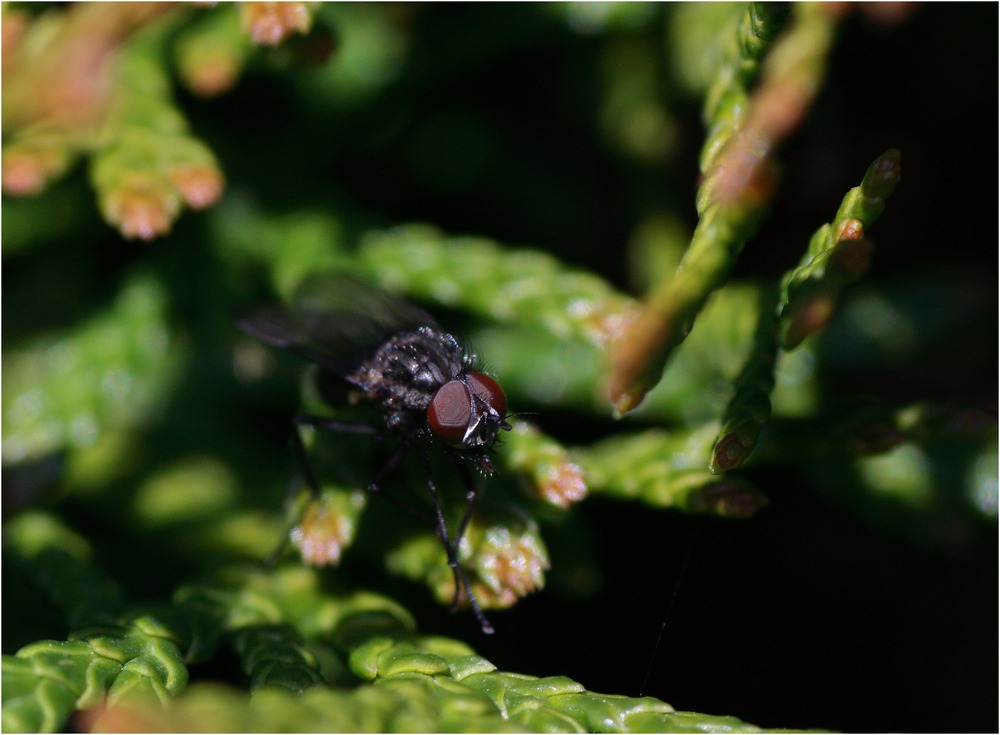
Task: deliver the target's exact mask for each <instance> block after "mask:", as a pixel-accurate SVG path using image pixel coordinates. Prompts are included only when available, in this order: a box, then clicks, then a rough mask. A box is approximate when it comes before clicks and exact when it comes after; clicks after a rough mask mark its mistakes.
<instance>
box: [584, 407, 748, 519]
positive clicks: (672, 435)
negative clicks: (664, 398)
mask: <svg viewBox="0 0 1000 735" xmlns="http://www.w3.org/2000/svg"><path fill="white" fill-rule="evenodd" d="M716 434H717V428H716V426H715V425H714V424H708V425H705V426H702V427H699V428H696V429H679V430H677V431H674V432H667V431H663V430H658V429H653V430H649V431H646V432H643V433H639V434H631V435H622V436H616V437H613V438H610V439H605V440H603V441H601V442H598V443H596V444H593V445H591V446H589V447H584V448H580V449H576V450H574V452H573V456H574V457H575V458H576V460H577V461H578V462H579V463H580V466H581V467H583V470H584V475H585V477H586V479H587V483H588V485H589V486H590V489H591V492H592V493H593V494H598V493H603V494H607V495H610V496H614V497H618V498H624V499H631V500H642V501H643V502H644V503H647V504H649V505H653V506H657V507H661V508H677V509H678V510H684V511H688V512H692V513H711V514H714V515H723V516H730V517H740V518H744V517H749V516H751V515H753V514H754V513H755V512H756V511H757V510H758V509H760V508H761V507H762V506H763V505H764V504H765V503H766V502H767V500H766V498H765V497H764V496H763V494H761V492H760V491H759V490H757V489H756V488H754V487H753V486H752V485H750V484H749V483H748V482H746V481H744V480H741V479H738V478H735V477H723V478H719V477H716V476H715V475H713V474H712V473H711V472H709V470H708V468H707V467H706V463H705V457H707V456H708V454H709V450H710V448H711V446H712V441H713V438H714V437H715V436H716Z"/></svg>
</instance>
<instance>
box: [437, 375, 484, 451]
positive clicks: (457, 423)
mask: <svg viewBox="0 0 1000 735" xmlns="http://www.w3.org/2000/svg"><path fill="white" fill-rule="evenodd" d="M471 398H472V396H471V395H470V394H469V389H468V388H466V387H465V384H464V383H463V382H462V381H461V380H449V381H448V382H447V383H445V384H444V385H442V386H441V387H440V388H438V392H437V393H435V394H434V397H433V398H432V399H431V403H430V405H429V406H428V407H427V423H429V424H430V425H431V431H433V432H434V433H435V434H436V435H437V436H438V438H439V439H441V441H443V442H444V443H445V444H450V445H451V446H453V447H457V446H460V445H461V444H462V441H463V440H464V439H465V435H466V434H467V433H468V431H469V425H470V424H471V423H472V422H473V416H472V400H471Z"/></svg>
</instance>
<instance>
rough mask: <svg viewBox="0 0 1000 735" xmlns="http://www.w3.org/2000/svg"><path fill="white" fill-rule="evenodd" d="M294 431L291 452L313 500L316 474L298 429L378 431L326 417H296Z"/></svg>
mask: <svg viewBox="0 0 1000 735" xmlns="http://www.w3.org/2000/svg"><path fill="white" fill-rule="evenodd" d="M292 421H293V423H294V429H293V431H292V436H291V444H292V451H293V452H294V453H295V458H296V460H298V463H299V467H300V468H301V469H302V474H303V476H304V477H305V480H306V485H308V486H309V493H310V495H312V497H313V500H318V499H319V482H318V481H317V480H316V472H315V471H314V470H313V467H312V462H310V461H309V453H308V452H307V451H306V445H305V442H303V441H302V434H301V433H299V428H300V427H302V426H312V427H313V428H315V429H321V430H323V431H332V432H337V433H341V434H362V435H367V436H371V435H374V434H377V433H378V429H376V428H375V427H374V426H371V425H370V424H365V423H361V422H352V421H337V420H336V419H331V418H328V417H326V416H296V417H295V418H294V419H293V420H292ZM304 515H305V510H303V511H302V513H300V514H299V515H298V516H297V517H296V518H295V520H294V521H292V523H291V525H289V527H288V529H287V530H286V531H285V533H284V535H283V536H282V537H281V542H280V543H279V544H278V546H277V548H276V549H275V550H274V551H272V552H271V553H270V554H269V555H268V557H267V560H266V564H267V565H268V566H274V565H275V563H276V562H277V560H278V557H279V556H281V554H282V552H284V550H285V549H286V548H287V547H288V542H289V541H290V540H291V535H292V531H294V530H295V527H296V526H298V525H299V524H300V523H302V518H303V516H304Z"/></svg>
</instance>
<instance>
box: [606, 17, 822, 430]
mask: <svg viewBox="0 0 1000 735" xmlns="http://www.w3.org/2000/svg"><path fill="white" fill-rule="evenodd" d="M792 19H793V20H792V23H791V24H790V27H789V28H788V29H787V31H786V32H785V33H783V34H782V35H781V36H780V37H779V38H778V40H777V41H776V42H775V43H774V44H773V47H772V49H771V51H770V53H769V54H768V55H767V58H766V59H765V61H764V67H763V73H762V78H761V82H760V85H759V86H758V87H757V88H756V89H755V90H754V92H753V94H752V96H751V97H750V98H749V100H747V101H746V106H745V107H744V104H743V98H742V96H741V95H740V94H739V93H736V94H730V95H728V96H726V95H723V96H722V97H721V99H720V101H719V103H718V104H716V105H715V106H714V112H715V114H716V115H718V116H719V118H720V122H721V121H722V119H723V118H725V119H727V122H725V124H722V125H720V126H719V130H720V131H723V133H724V134H723V136H722V137H720V138H718V139H710V145H708V146H707V149H706V150H708V151H709V153H708V154H707V155H703V162H704V164H705V165H706V170H705V176H704V180H703V182H702V185H701V187H700V188H699V191H698V196H697V209H698V213H699V216H700V219H699V222H698V225H697V227H696V229H695V232H694V234H693V236H692V239H691V244H690V245H689V247H688V249H687V251H686V252H685V253H684V256H683V258H682V259H681V263H680V265H679V266H678V269H677V272H676V273H675V274H674V276H673V278H671V279H670V280H668V281H665V282H663V283H661V284H660V285H658V286H656V287H654V289H653V290H652V292H651V294H650V295H649V297H648V298H647V300H646V303H645V307H644V308H643V310H642V311H641V312H640V313H639V315H638V316H637V317H636V318H635V319H634V320H633V321H632V322H631V323H630V324H629V325H628V326H627V327H626V329H625V330H624V333H623V334H622V336H621V338H620V339H619V340H617V341H616V343H615V345H614V347H613V352H612V360H611V368H610V371H609V378H608V384H607V394H608V398H609V399H610V401H611V404H612V407H613V409H614V411H615V413H616V414H618V415H621V414H623V413H625V412H627V411H630V410H631V409H633V408H635V407H636V406H637V405H638V404H639V403H640V402H641V401H642V399H643V398H644V397H645V395H646V393H647V392H648V391H649V390H650V389H651V388H652V387H653V386H654V385H655V384H656V383H657V382H658V381H659V379H660V377H661V375H662V373H663V369H664V366H665V365H666V363H667V360H668V359H669V358H670V356H671V353H672V352H673V350H674V348H676V347H677V346H678V345H679V344H680V343H681V342H682V341H683V340H684V338H685V337H686V336H687V334H688V332H689V331H690V330H691V328H692V326H693V324H694V320H695V317H696V316H697V315H698V313H699V312H700V311H701V309H702V307H703V306H704V304H705V302H706V300H707V299H708V296H709V295H710V294H711V293H712V292H713V291H715V290H716V289H718V288H719V287H720V286H722V285H723V284H724V283H725V281H726V279H727V277H728V275H729V272H730V270H731V269H732V267H733V265H734V263H735V261H736V258H737V256H738V255H739V252H740V251H741V250H742V248H743V245H744V243H745V242H746V240H747V239H748V238H749V237H750V236H752V235H753V234H754V232H755V231H756V229H757V226H758V223H759V221H760V219H761V218H762V216H763V214H764V211H765V209H766V207H767V205H768V204H769V202H770V200H771V197H772V194H773V191H774V187H775V181H776V170H775V162H774V154H775V148H776V146H777V145H778V143H779V142H781V141H782V140H783V139H784V138H785V137H787V135H788V134H789V133H790V132H791V131H792V130H793V129H794V128H795V127H796V126H797V125H798V124H799V123H800V122H801V120H802V118H803V117H804V116H805V113H806V111H807V110H808V108H809V106H810V104H811V102H812V99H813V97H814V96H815V94H816V90H817V89H818V88H819V85H820V81H821V80H822V78H823V76H824V73H825V69H826V57H827V55H828V53H829V50H830V46H831V43H832V37H833V30H834V27H835V22H834V21H835V19H834V17H833V15H832V14H831V13H830V12H828V11H827V10H825V9H823V8H820V7H816V6H812V5H803V6H796V7H795V12H794V13H793V16H792ZM763 40H764V38H763V37H761V41H763ZM753 48H754V54H755V55H757V54H759V53H760V48H759V46H754V47H753ZM710 127H715V126H714V125H713V126H710Z"/></svg>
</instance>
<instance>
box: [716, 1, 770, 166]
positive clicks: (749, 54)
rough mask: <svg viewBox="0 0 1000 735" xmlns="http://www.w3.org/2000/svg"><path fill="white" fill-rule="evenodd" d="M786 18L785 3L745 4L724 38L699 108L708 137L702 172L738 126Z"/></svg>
mask: <svg viewBox="0 0 1000 735" xmlns="http://www.w3.org/2000/svg"><path fill="white" fill-rule="evenodd" d="M787 17H788V4H787V3H747V5H746V8H745V10H744V11H743V14H742V15H741V16H740V19H739V22H738V23H737V27H736V33H735V34H730V35H728V37H727V44H726V46H724V47H723V49H722V61H721V63H720V64H719V67H718V69H717V71H716V75H715V80H714V81H713V83H712V86H711V88H710V89H709V90H708V94H707V95H706V97H705V104H704V107H703V110H704V114H703V117H704V122H705V125H706V126H707V129H708V134H707V135H706V141H705V144H704V145H703V146H702V152H701V170H702V171H706V170H708V168H709V165H710V164H711V162H712V160H713V159H714V158H715V155H716V154H717V153H718V152H719V149H720V147H721V146H722V145H723V144H724V143H725V142H726V141H727V140H728V139H729V138H730V137H732V135H733V134H734V132H735V131H737V130H739V129H740V128H741V127H742V125H743V122H744V119H745V115H746V111H747V107H748V103H749V95H750V86H751V85H752V84H753V83H754V82H755V81H756V79H757V76H758V75H759V73H760V62H761V59H763V57H764V54H765V53H767V51H768V50H769V49H770V48H771V44H772V42H773V41H774V39H775V38H776V37H777V35H778V33H779V32H780V31H781V29H782V28H783V27H784V25H785V20H786V19H787Z"/></svg>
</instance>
